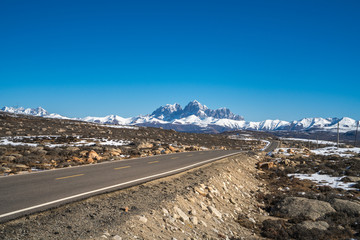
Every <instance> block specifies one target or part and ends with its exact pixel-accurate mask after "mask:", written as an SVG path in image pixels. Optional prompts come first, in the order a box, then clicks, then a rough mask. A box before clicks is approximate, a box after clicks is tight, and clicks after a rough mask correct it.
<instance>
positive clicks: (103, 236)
mask: <svg viewBox="0 0 360 240" xmlns="http://www.w3.org/2000/svg"><path fill="white" fill-rule="evenodd" d="M100 238H103V239H108V237H107V236H105V235H101V237H100Z"/></svg>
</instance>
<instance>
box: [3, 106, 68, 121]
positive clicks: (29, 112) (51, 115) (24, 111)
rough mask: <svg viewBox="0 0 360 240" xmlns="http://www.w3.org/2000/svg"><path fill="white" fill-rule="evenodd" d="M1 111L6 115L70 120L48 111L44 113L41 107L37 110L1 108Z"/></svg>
mask: <svg viewBox="0 0 360 240" xmlns="http://www.w3.org/2000/svg"><path fill="white" fill-rule="evenodd" d="M1 111H3V112H8V113H14V114H24V115H32V116H36V117H47V118H59V119H70V118H67V117H64V116H61V115H59V114H56V113H48V111H46V110H45V109H43V108H42V107H38V108H23V107H19V108H14V107H3V108H2V109H1Z"/></svg>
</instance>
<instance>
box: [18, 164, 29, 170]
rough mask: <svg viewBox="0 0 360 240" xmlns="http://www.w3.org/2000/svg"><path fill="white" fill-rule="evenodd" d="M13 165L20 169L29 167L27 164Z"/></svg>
mask: <svg viewBox="0 0 360 240" xmlns="http://www.w3.org/2000/svg"><path fill="white" fill-rule="evenodd" d="M15 167H16V168H21V169H28V168H29V166H26V165H24V164H16V165H15Z"/></svg>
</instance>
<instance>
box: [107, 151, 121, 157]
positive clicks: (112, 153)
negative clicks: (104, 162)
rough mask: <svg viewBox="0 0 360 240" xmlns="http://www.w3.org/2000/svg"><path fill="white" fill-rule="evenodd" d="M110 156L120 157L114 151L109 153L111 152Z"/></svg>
mask: <svg viewBox="0 0 360 240" xmlns="http://www.w3.org/2000/svg"><path fill="white" fill-rule="evenodd" d="M110 155H111V156H113V157H117V156H120V155H121V153H119V152H115V151H111V152H110Z"/></svg>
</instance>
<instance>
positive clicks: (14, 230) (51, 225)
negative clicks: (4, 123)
mask: <svg viewBox="0 0 360 240" xmlns="http://www.w3.org/2000/svg"><path fill="white" fill-rule="evenodd" d="M259 158H260V157H259V156H257V155H256V154H255V153H247V154H241V155H236V156H232V157H229V158H226V159H223V160H220V161H217V162H214V163H211V164H208V165H205V166H202V167H199V168H197V169H193V170H191V171H188V172H186V173H182V174H178V175H175V176H172V177H167V178H165V179H160V180H156V181H152V182H149V183H147V184H143V185H140V186H136V187H132V188H129V189H126V190H122V191H117V192H113V193H109V194H104V195H100V196H97V197H92V198H89V199H87V200H84V201H79V202H76V203H72V204H68V205H65V206H62V207H59V208H57V209H53V210H50V211H46V212H43V213H39V214H35V215H31V216H28V217H24V218H21V219H18V220H15V221H11V222H8V223H5V224H2V225H1V226H0V238H1V239H259V238H261V237H260V236H259V235H258V232H259V231H258V230H256V229H257V223H259V222H261V221H262V220H264V217H263V216H264V215H267V213H266V212H265V211H264V210H262V209H261V206H259V204H258V202H257V201H256V198H255V196H256V195H258V194H266V192H264V191H265V185H264V181H263V180H259V179H258V173H257V170H256V168H255V163H256V162H258V161H259Z"/></svg>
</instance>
